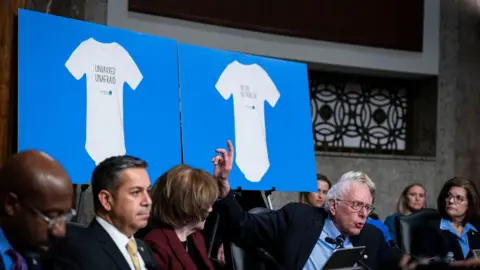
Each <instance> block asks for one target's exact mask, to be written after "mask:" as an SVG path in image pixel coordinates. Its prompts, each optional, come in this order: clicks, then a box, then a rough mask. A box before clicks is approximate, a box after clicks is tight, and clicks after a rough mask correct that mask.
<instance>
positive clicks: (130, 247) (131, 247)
mask: <svg viewBox="0 0 480 270" xmlns="http://www.w3.org/2000/svg"><path fill="white" fill-rule="evenodd" d="M127 251H128V255H130V258H132V262H133V266H134V267H135V270H142V267H141V266H140V260H139V259H138V255H137V244H136V243H135V241H134V240H133V239H130V241H128V244H127Z"/></svg>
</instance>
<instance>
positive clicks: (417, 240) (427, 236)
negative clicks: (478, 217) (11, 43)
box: [412, 220, 480, 261]
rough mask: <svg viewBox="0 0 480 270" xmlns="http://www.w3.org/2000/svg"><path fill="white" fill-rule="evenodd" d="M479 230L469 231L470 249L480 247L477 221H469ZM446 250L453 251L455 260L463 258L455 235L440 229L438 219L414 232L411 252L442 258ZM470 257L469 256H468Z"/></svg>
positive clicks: (479, 228) (479, 229)
mask: <svg viewBox="0 0 480 270" xmlns="http://www.w3.org/2000/svg"><path fill="white" fill-rule="evenodd" d="M470 223H471V224H472V225H473V226H474V227H475V228H476V229H477V230H478V231H479V232H473V231H469V232H468V233H467V236H468V244H469V246H470V250H472V249H480V227H479V226H478V225H479V223H478V221H472V222H470ZM448 252H453V255H454V257H455V260H457V261H458V260H464V259H465V258H464V257H463V253H462V248H461V247H460V244H459V243H458V240H457V236H455V235H454V234H453V233H451V232H449V231H446V230H441V229H440V220H432V221H430V222H428V223H427V224H425V225H424V226H421V227H420V228H418V229H417V230H416V232H414V238H413V242H412V253H413V254H414V255H417V256H422V257H435V256H440V257H442V258H444V257H445V256H446V255H447V253H448ZM469 257H470V256H469Z"/></svg>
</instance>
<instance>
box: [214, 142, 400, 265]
mask: <svg viewBox="0 0 480 270" xmlns="http://www.w3.org/2000/svg"><path fill="white" fill-rule="evenodd" d="M217 152H219V155H217V156H216V157H214V158H213V160H212V162H213V163H214V165H215V169H214V176H215V177H217V179H218V184H219V188H220V198H221V200H219V201H218V202H217V203H216V208H217V209H218V211H219V213H220V215H221V216H222V218H224V220H225V222H226V223H227V226H228V228H229V230H228V232H227V233H228V234H229V236H230V237H231V239H232V240H233V241H234V242H240V243H242V245H244V246H245V245H246V246H252V247H262V248H264V249H265V250H266V251H268V252H269V253H270V254H271V255H272V256H273V257H274V258H275V259H276V260H277V262H278V264H279V265H281V266H282V267H283V268H284V269H288V270H302V269H303V270H314V269H322V267H323V266H324V264H325V263H326V261H327V259H328V257H330V255H331V254H332V253H333V251H334V250H335V249H336V248H338V247H341V246H343V247H352V246H366V249H365V255H366V256H365V257H364V258H363V259H362V260H361V261H359V262H358V264H359V266H366V268H368V269H371V270H377V269H395V268H396V267H398V266H399V262H400V258H401V256H402V254H401V252H400V251H399V250H398V249H394V248H390V247H389V246H388V244H387V243H386V242H385V239H384V237H383V235H382V233H381V232H380V230H378V229H377V228H375V227H374V226H372V225H370V224H366V220H367V217H368V215H369V214H370V213H371V212H372V210H373V207H372V201H373V199H372V195H371V192H370V189H369V187H368V186H367V185H366V184H365V183H363V182H361V181H355V180H353V179H345V180H343V181H340V182H339V183H337V184H336V185H334V186H333V187H332V188H331V190H330V191H329V193H328V194H329V197H328V207H327V209H322V208H317V207H312V206H309V205H306V204H299V203H291V204H288V205H286V206H284V207H283V208H282V209H280V210H277V211H272V212H270V213H266V214H255V215H254V214H249V213H246V212H245V211H243V209H242V208H241V206H240V205H238V203H237V202H236V201H235V198H234V195H233V192H232V191H231V190H230V185H229V183H228V175H229V173H230V171H231V168H232V164H233V145H232V143H231V142H230V141H229V142H228V151H227V150H225V149H217ZM326 210H327V211H326ZM328 237H330V238H333V239H339V238H341V239H343V244H339V242H338V241H337V244H331V243H329V242H331V241H327V238H328Z"/></svg>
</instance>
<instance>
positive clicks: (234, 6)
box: [128, 0, 424, 52]
mask: <svg viewBox="0 0 480 270" xmlns="http://www.w3.org/2000/svg"><path fill="white" fill-rule="evenodd" d="M128 3H129V10H131V11H135V12H141V13H147V14H153V15H160V16H166V17H173V18H179V19H184V20H190V21H197V22H201V23H209V24H216V25H221V26H227V27H232V28H241V29H247V30H254V31H260V32H266V33H273V34H280V35H287V36H295V37H302V38H309V39H316V40H325V41H333V42H340V43H349V44H356V45H364V46H370V47H382V48H389V49H398V50H407V51H417V52H421V51H422V48H423V47H422V45H423V19H424V18H423V17H424V0H368V1H345V0H343V1H342V0H301V1H292V0H228V1H225V0H207V1H199V0H129V1H128Z"/></svg>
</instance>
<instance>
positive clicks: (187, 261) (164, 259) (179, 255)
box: [144, 227, 214, 270]
mask: <svg viewBox="0 0 480 270" xmlns="http://www.w3.org/2000/svg"><path fill="white" fill-rule="evenodd" d="M192 240H193V244H194V245H195V247H196V248H197V250H198V253H199V254H200V257H201V258H202V260H203V262H204V263H205V265H206V266H207V268H208V269H210V270H214V268H213V264H212V262H211V261H210V259H209V258H208V255H207V248H206V247H205V241H204V238H203V235H202V233H200V232H195V233H193V234H192ZM144 241H145V242H146V243H147V244H148V245H149V246H150V247H151V249H152V251H153V254H154V255H155V260H156V261H157V262H158V264H160V266H161V267H162V268H163V269H164V270H197V266H196V265H195V264H194V262H193V260H192V259H191V257H190V255H189V254H188V252H187V250H186V249H185V248H184V247H183V245H182V242H181V241H180V239H178V236H177V234H176V233H175V231H174V230H173V229H172V228H168V227H160V228H155V229H153V230H151V231H150V232H149V233H148V234H147V236H145V238H144Z"/></svg>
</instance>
